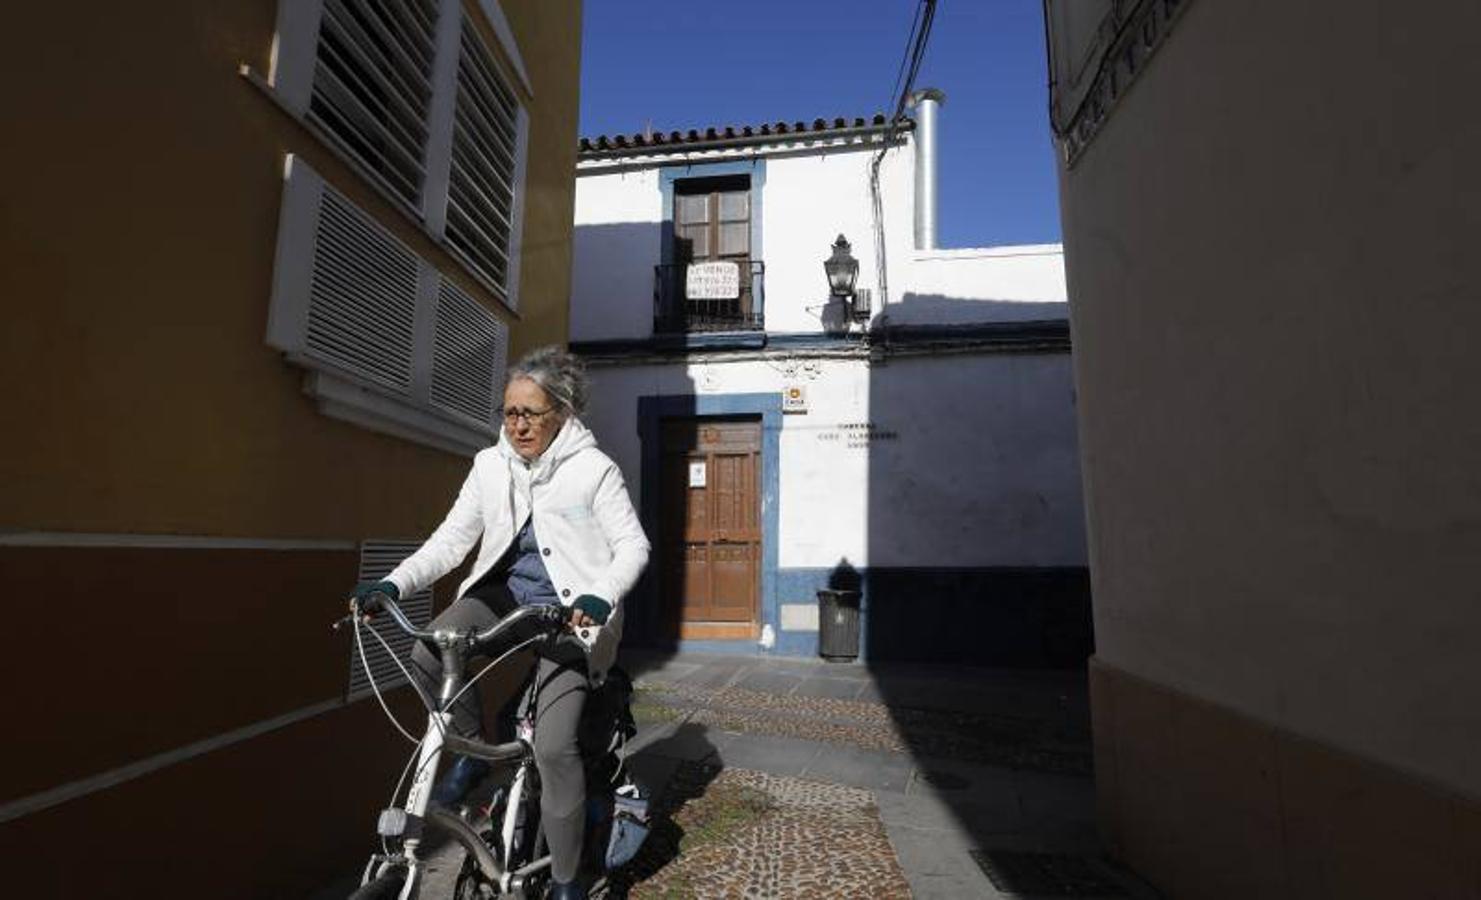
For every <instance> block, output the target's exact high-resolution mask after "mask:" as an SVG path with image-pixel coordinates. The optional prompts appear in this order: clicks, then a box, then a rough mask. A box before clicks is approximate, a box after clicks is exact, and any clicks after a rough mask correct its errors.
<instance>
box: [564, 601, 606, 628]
mask: <svg viewBox="0 0 1481 900" xmlns="http://www.w3.org/2000/svg"><path fill="white" fill-rule="evenodd" d="M571 607H572V608H573V609H579V610H581V611H582V612H584V613H586V614H587V615H588V616H590V617H591V620H592V621H593V622H595V623H597V624H598V625H605V624H607V617H608V616H610V615H612V604H610V603H608V602H607V601H605V600H603V599H602V598H601V597H598V596H597V595H596V594H582V595H581V596H580V597H577V598H576V601H575V602H574V603H572V604H571Z"/></svg>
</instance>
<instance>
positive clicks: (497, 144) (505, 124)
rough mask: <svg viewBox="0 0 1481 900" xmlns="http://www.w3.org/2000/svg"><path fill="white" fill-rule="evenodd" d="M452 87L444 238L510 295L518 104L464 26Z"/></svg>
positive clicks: (473, 32) (489, 56)
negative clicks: (454, 89) (454, 92)
mask: <svg viewBox="0 0 1481 900" xmlns="http://www.w3.org/2000/svg"><path fill="white" fill-rule="evenodd" d="M457 85H458V90H457V100H456V103H455V107H454V117H453V123H454V124H453V142H452V161H451V162H452V164H451V169H450V172H449V176H448V197H447V231H446V239H447V242H448V244H449V245H450V246H451V247H452V248H453V250H454V251H455V252H457V253H458V254H459V255H461V256H462V257H463V258H464V261H465V262H466V263H467V264H468V265H470V266H472V267H473V268H474V269H476V270H477V271H478V272H479V273H480V274H482V275H483V276H484V277H485V278H486V279H488V281H489V282H490V284H491V285H492V286H493V287H494V288H496V289H497V290H498V291H499V293H500V295H501V296H506V297H507V294H508V291H509V280H510V279H509V275H510V253H511V251H510V234H511V232H512V228H513V226H512V222H513V221H514V219H515V209H514V189H515V185H516V170H517V168H518V167H517V165H516V159H518V157H519V152H518V149H517V147H518V116H519V113H518V109H519V105H518V101H517V100H516V99H515V97H514V94H513V92H512V91H510V89H509V87H508V86H507V85H506V83H505V81H504V78H503V77H502V76H501V75H500V74H499V72H498V70H497V69H496V68H495V67H494V65H493V56H492V54H491V53H490V52H489V49H488V47H487V46H486V45H485V44H484V42H483V38H481V37H480V36H479V35H478V32H477V30H476V29H474V27H473V26H472V25H471V24H470V23H469V22H467V21H464V23H463V27H462V35H461V38H460V45H459V54H458V73H457Z"/></svg>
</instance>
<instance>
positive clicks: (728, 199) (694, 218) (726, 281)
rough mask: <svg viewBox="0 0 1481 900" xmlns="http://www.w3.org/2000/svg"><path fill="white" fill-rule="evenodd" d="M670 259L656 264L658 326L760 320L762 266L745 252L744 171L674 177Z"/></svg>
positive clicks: (688, 328)
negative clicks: (701, 176) (696, 176)
mask: <svg viewBox="0 0 1481 900" xmlns="http://www.w3.org/2000/svg"><path fill="white" fill-rule="evenodd" d="M673 197H674V201H673V202H674V207H673V210H672V212H673V220H672V221H673V223H674V224H673V246H672V247H671V248H669V250H670V252H669V259H671V260H672V261H671V262H667V263H663V264H660V265H659V266H658V270H657V279H658V280H657V285H656V290H655V293H656V296H657V301H658V308H657V311H656V317H655V321H654V329H655V330H656V331H658V332H697V331H753V330H760V329H761V328H762V327H763V324H764V323H763V319H762V316H761V303H760V302H759V294H760V289H761V279H762V275H763V274H764V272H765V267H764V266H763V264H762V262H761V260H758V259H756V258H755V256H754V254H753V253H752V247H751V236H752V217H751V178H750V176H749V175H722V176H715V177H706V178H683V179H678V180H676V181H675V182H674V193H673Z"/></svg>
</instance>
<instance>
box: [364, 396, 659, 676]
mask: <svg viewBox="0 0 1481 900" xmlns="http://www.w3.org/2000/svg"><path fill="white" fill-rule="evenodd" d="M528 515H533V516H534V525H535V535H536V537H537V538H538V540H539V542H540V552H541V556H542V558H543V560H544V562H545V571H546V572H547V573H548V574H549V575H550V582H551V584H552V585H554V586H555V593H556V595H557V596H558V597H560V601H561V603H562V604H564V605H566V606H568V607H569V606H570V605H571V604H572V603H573V602H574V601H575V600H576V598H577V597H580V596H581V595H582V594H595V595H596V596H598V597H601V598H602V599H603V600H606V601H607V602H608V603H611V604H612V614H611V616H610V617H609V618H608V619H607V624H606V625H605V626H604V627H603V628H601V629H600V630H599V634H598V637H597V641H596V644H595V646H594V647H593V648H592V652H591V678H592V679H593V680H594V681H600V680H601V679H602V678H603V677H604V676H605V675H606V672H607V670H608V669H609V668H611V666H612V662H613V660H614V659H615V657H616V655H617V642H618V641H619V640H620V639H621V637H622V619H623V603H622V601H623V599H624V598H625V597H626V596H627V593H628V592H629V591H630V590H632V587H633V585H634V584H636V583H637V580H638V576H639V575H641V574H642V572H643V567H644V566H645V565H647V563H648V550H649V544H648V538H647V537H646V536H645V535H644V534H643V526H642V525H641V524H640V523H639V522H638V516H637V513H635V512H634V511H633V506H632V500H631V499H629V497H628V495H627V485H626V484H625V483H624V482H623V479H622V472H621V471H620V470H619V469H618V468H617V464H616V463H614V462H612V460H611V459H610V458H608V456H607V455H606V454H605V453H603V452H602V451H601V450H598V449H597V445H596V439H595V438H594V437H592V434H591V432H590V431H589V430H588V429H587V427H586V426H585V425H583V424H582V423H581V420H579V419H577V418H575V417H574V416H573V417H571V418H570V419H567V420H566V422H565V424H564V425H562V426H561V430H560V433H559V434H557V435H556V436H555V440H553V441H551V443H550V446H549V447H547V448H546V450H545V452H544V453H542V454H541V455H540V457H539V458H538V459H536V460H535V461H534V462H533V463H526V462H525V460H524V459H522V458H521V457H520V456H519V454H517V453H516V452H515V451H514V449H513V448H512V447H511V446H510V445H509V443H508V441H507V440H506V438H505V435H504V433H503V432H502V431H500V434H499V442H498V443H497V444H495V445H494V446H493V447H490V448H488V449H487V450H483V451H480V452H479V454H478V455H477V456H475V457H474V458H473V468H472V470H471V471H469V473H468V477H467V479H466V480H464V482H463V487H462V489H461V490H460V491H458V498H457V500H455V501H453V506H452V509H450V510H449V511H448V513H447V517H446V518H445V519H443V521H442V524H441V525H439V526H437V530H436V531H434V532H432V536H431V537H429V538H427V541H426V543H424V544H422V546H421V548H420V549H418V550H417V552H415V553H413V554H412V555H411V556H409V557H407V558H406V560H405V561H404V562H402V563H401V565H399V566H397V567H396V569H395V571H393V572H392V573H391V574H390V575H388V576H387V580H389V581H390V582H392V583H393V584H395V585H396V588H397V590H399V591H400V592H401V596H403V597H405V596H407V595H409V594H412V593H415V592H416V591H419V590H421V589H422V588H424V587H427V586H428V585H430V584H432V583H433V582H434V581H436V580H437V579H439V578H441V577H442V576H443V575H446V574H447V573H448V572H450V571H452V570H453V569H454V568H456V567H457V566H458V564H459V563H461V562H462V561H463V559H464V558H465V557H466V556H467V555H468V551H469V550H471V549H472V548H473V544H474V542H476V541H478V540H479V539H480V538H482V543H481V544H480V546H479V549H478V559H477V561H476V562H475V563H474V565H473V571H472V572H471V573H469V575H468V577H467V578H465V579H464V580H463V583H462V584H460V585H458V593H457V596H458V598H461V597H462V596H463V594H464V593H465V592H466V591H467V590H468V588H470V587H472V586H473V585H474V584H475V583H476V582H477V581H478V580H479V579H480V578H482V577H483V576H484V575H486V574H488V572H489V570H490V569H492V568H493V567H494V564H495V563H497V562H498V561H499V559H500V557H502V556H503V555H504V551H505V550H507V549H508V548H509V545H510V544H511V543H512V542H513V541H514V538H515V535H516V533H517V532H518V531H519V528H520V526H522V525H523V524H524V521H525V517H526V516H528Z"/></svg>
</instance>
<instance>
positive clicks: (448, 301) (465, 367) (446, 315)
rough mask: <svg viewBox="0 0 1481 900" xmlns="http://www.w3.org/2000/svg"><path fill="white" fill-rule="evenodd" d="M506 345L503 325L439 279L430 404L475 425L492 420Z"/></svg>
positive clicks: (467, 296) (505, 331)
mask: <svg viewBox="0 0 1481 900" xmlns="http://www.w3.org/2000/svg"><path fill="white" fill-rule="evenodd" d="M508 345H509V340H508V335H507V329H506V328H505V326H504V323H502V322H500V321H499V320H498V319H497V318H495V317H494V316H493V314H492V313H490V312H489V311H488V310H487V309H484V307H483V306H482V305H481V304H480V303H479V302H478V301H477V300H474V299H473V298H472V297H470V296H469V295H468V294H466V293H465V292H464V291H463V290H462V289H461V288H459V287H458V286H457V285H455V284H453V283H452V282H450V281H448V280H446V279H443V280H442V281H441V283H440V284H439V286H438V289H437V324H436V329H435V331H434V335H433V342H432V402H433V403H435V404H437V405H438V406H439V407H441V408H442V409H444V410H447V411H449V412H456V413H461V414H462V415H465V416H467V417H468V418H470V419H473V420H474V421H476V422H477V423H478V424H480V425H491V424H493V421H494V407H495V406H496V405H497V404H496V403H495V401H494V398H495V397H497V396H498V391H499V389H500V387H501V386H502V385H501V382H502V381H503V376H504V364H505V356H506V353H507V349H506V348H507V347H508Z"/></svg>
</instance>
